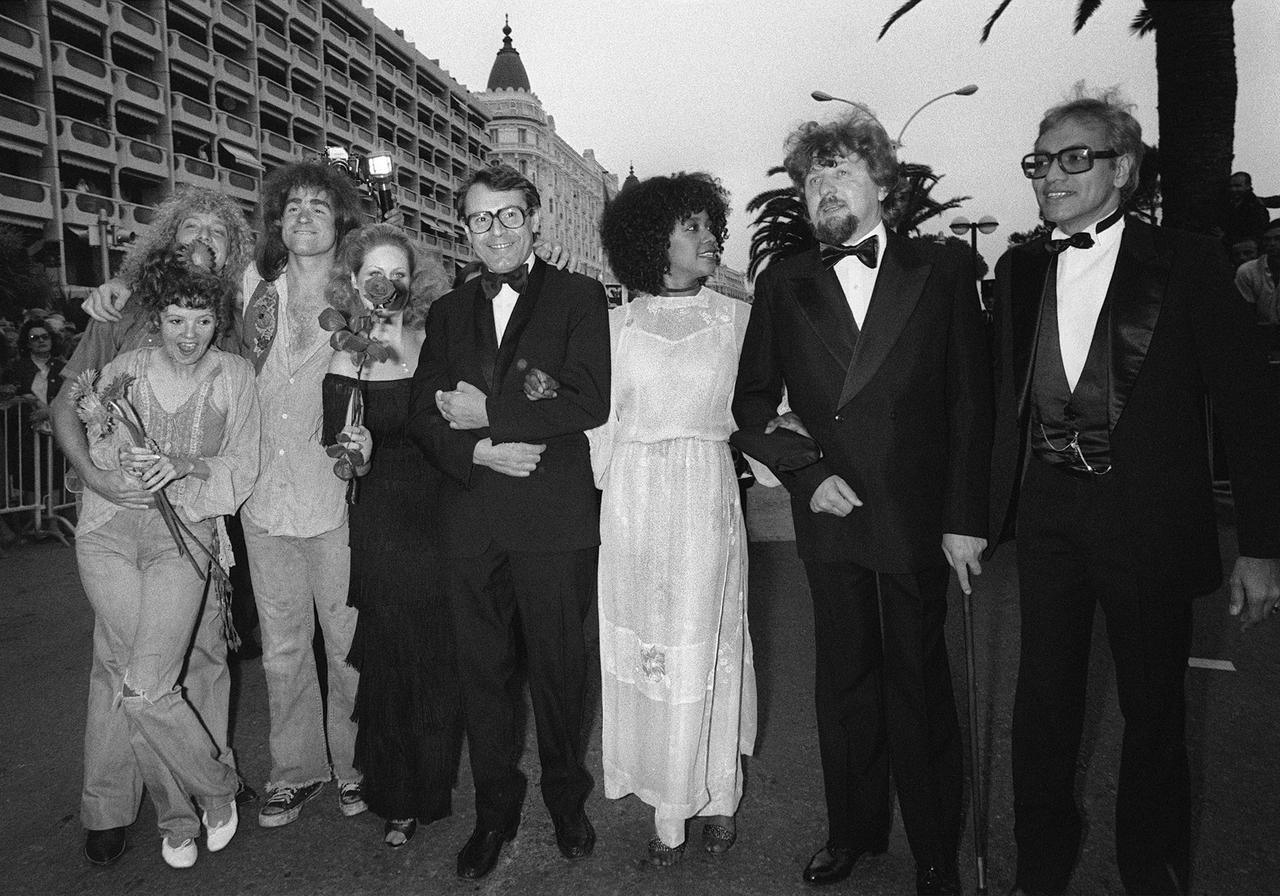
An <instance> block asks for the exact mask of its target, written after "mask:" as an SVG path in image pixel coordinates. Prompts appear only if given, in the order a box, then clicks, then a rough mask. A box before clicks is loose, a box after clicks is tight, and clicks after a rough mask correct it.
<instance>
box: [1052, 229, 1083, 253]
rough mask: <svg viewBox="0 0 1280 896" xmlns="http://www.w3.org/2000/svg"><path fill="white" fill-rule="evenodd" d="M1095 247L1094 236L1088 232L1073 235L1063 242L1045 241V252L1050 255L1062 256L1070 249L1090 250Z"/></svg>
mask: <svg viewBox="0 0 1280 896" xmlns="http://www.w3.org/2000/svg"><path fill="white" fill-rule="evenodd" d="M1092 246H1093V235H1092V234H1091V233H1089V232H1088V231H1084V230H1082V231H1080V232H1079V233H1073V234H1071V236H1069V237H1067V238H1066V239H1062V240H1045V241H1044V251H1046V252H1048V253H1049V254H1050V255H1061V254H1062V253H1063V252H1065V251H1067V250H1068V249H1089V248H1092Z"/></svg>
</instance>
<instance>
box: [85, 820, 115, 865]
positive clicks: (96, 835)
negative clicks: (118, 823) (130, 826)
mask: <svg viewBox="0 0 1280 896" xmlns="http://www.w3.org/2000/svg"><path fill="white" fill-rule="evenodd" d="M124 848H125V839H124V828H105V829H103V830H101V831H85V832H84V857H85V858H86V859H88V860H89V861H90V862H93V864H95V865H110V864H111V863H112V862H114V861H115V860H116V859H118V858H120V857H121V856H122V855H124Z"/></svg>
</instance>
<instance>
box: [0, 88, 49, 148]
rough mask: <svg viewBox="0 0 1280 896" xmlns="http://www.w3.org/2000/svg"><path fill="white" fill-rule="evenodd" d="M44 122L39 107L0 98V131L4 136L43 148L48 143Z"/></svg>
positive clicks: (44, 119) (9, 98)
mask: <svg viewBox="0 0 1280 896" xmlns="http://www.w3.org/2000/svg"><path fill="white" fill-rule="evenodd" d="M46 121H47V119H46V118H45V113H44V110H43V109H41V108H40V107H39V106H33V105H31V104H30V103H24V102H22V100H15V99H13V98H12V97H7V96H0V129H2V130H3V131H4V134H5V136H7V137H10V138H12V139H16V140H22V141H25V142H27V143H31V144H34V145H36V146H40V147H43V146H44V145H45V144H46V143H47V142H48V141H49V132H48V130H47V124H46Z"/></svg>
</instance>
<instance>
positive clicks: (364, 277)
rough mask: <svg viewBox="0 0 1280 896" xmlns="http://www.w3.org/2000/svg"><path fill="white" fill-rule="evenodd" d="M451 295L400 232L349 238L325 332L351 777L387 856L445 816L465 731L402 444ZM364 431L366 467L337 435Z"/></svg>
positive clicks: (327, 439)
mask: <svg viewBox="0 0 1280 896" xmlns="http://www.w3.org/2000/svg"><path fill="white" fill-rule="evenodd" d="M447 288H448V280H447V279H446V276H445V272H444V269H443V268H442V267H441V265H440V263H439V262H438V261H436V260H435V259H433V258H426V257H422V256H420V255H419V254H418V252H417V251H416V250H415V249H414V247H413V245H412V244H411V243H410V242H409V240H408V239H407V238H406V237H405V235H404V233H403V231H401V230H400V229H398V228H396V227H392V226H390V225H387V224H372V225H369V226H366V227H362V228H360V229H359V230H355V231H353V232H352V233H350V234H348V235H347V237H346V238H345V239H344V240H343V242H342V246H341V248H340V250H339V257H338V260H337V262H336V263H335V264H334V267H333V275H332V278H331V279H330V281H329V286H328V289H327V290H326V297H327V298H328V300H329V304H330V306H331V307H330V308H329V309H326V311H325V312H324V314H323V315H322V316H321V326H323V327H325V328H326V329H328V330H331V331H333V333H334V336H333V339H332V343H333V345H334V347H335V348H337V349H339V350H338V351H336V352H334V355H333V360H332V362H331V363H330V366H329V374H328V376H326V377H325V381H324V405H325V425H324V443H325V444H326V445H331V446H333V447H332V448H331V449H330V454H332V455H334V456H335V457H337V463H336V464H335V471H334V472H335V474H337V475H340V476H342V477H343V478H348V477H350V476H351V475H352V473H356V474H359V476H360V478H359V479H358V480H356V482H355V484H354V486H353V488H352V491H351V493H350V501H351V506H350V513H349V519H350V525H351V587H350V590H349V592H348V593H349V598H348V599H349V601H350V603H351V604H352V606H354V607H356V608H357V609H358V610H359V611H360V616H359V621H358V622H357V624H356V633H355V638H354V639H353V641H352V645H351V652H350V654H349V656H348V659H347V661H348V662H349V663H351V664H352V665H353V666H355V667H356V668H357V669H358V670H359V672H360V687H359V691H358V692H357V694H356V708H355V715H356V718H357V719H358V720H359V722H360V726H359V731H358V734H357V736H356V748H355V766H356V768H357V769H359V770H360V771H361V772H362V773H363V775H364V780H363V789H364V797H365V801H366V802H367V803H368V804H369V808H370V809H372V810H373V811H374V812H375V813H376V814H378V815H380V816H382V818H384V819H385V820H386V821H385V830H384V841H385V842H386V844H387V845H388V846H390V847H393V848H395V847H400V846H403V845H404V844H405V843H407V842H408V840H409V838H411V837H412V836H413V834H414V831H415V830H416V829H417V826H418V822H419V821H422V822H423V823H430V822H431V821H434V820H436V819H439V818H444V817H445V816H447V815H449V813H450V810H451V807H450V795H451V791H452V788H453V781H454V777H455V774H456V770H457V762H458V755H459V747H460V740H461V729H460V726H459V722H458V713H459V708H460V697H459V692H458V681H457V677H456V674H455V672H454V652H453V631H452V628H451V627H450V624H449V620H450V615H449V610H448V605H447V603H446V597H445V592H444V588H443V580H442V574H441V566H440V561H439V557H438V554H437V552H436V530H437V523H436V490H437V488H438V487H439V478H440V474H439V473H437V472H436V470H435V468H434V467H432V466H431V465H430V464H428V463H427V462H426V460H425V458H423V456H422V453H421V452H420V451H419V450H418V448H417V446H415V445H414V444H413V443H412V442H411V441H410V440H409V439H408V437H407V436H406V435H405V431H404V424H405V420H406V417H407V415H408V409H409V391H410V386H411V384H412V382H413V374H414V371H415V370H416V369H417V366H418V354H419V352H420V351H421V349H422V343H423V339H424V337H425V331H424V326H425V323H426V315H427V307H428V306H429V305H430V304H431V302H432V301H433V300H434V299H435V298H436V297H437V296H439V295H440V293H441V292H443V291H444V290H446V289H447ZM359 420H363V423H364V425H365V426H367V427H368V429H369V430H370V431H371V432H372V434H373V437H374V439H375V440H376V442H377V452H376V453H375V454H374V455H373V456H369V455H368V454H367V453H365V452H363V451H361V450H359V446H358V445H356V446H354V447H355V449H356V450H354V451H348V450H347V449H349V448H351V447H352V443H350V442H349V441H347V440H346V438H345V437H344V436H343V433H344V432H349V430H344V427H347V426H349V425H351V424H352V423H353V422H355V421H359Z"/></svg>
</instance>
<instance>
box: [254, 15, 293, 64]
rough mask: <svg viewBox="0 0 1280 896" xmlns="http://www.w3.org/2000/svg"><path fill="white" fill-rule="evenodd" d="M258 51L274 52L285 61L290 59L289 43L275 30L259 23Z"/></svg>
mask: <svg viewBox="0 0 1280 896" xmlns="http://www.w3.org/2000/svg"><path fill="white" fill-rule="evenodd" d="M258 50H259V51H262V50H272V51H274V52H275V54H276V55H277V56H278V57H279V58H280V59H283V60H288V58H289V41H288V40H287V39H286V38H285V36H284V35H283V34H281V33H280V32H279V31H276V30H275V29H274V28H268V27H267V26H266V25H263V24H262V23H261V22H259V23H258Z"/></svg>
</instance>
